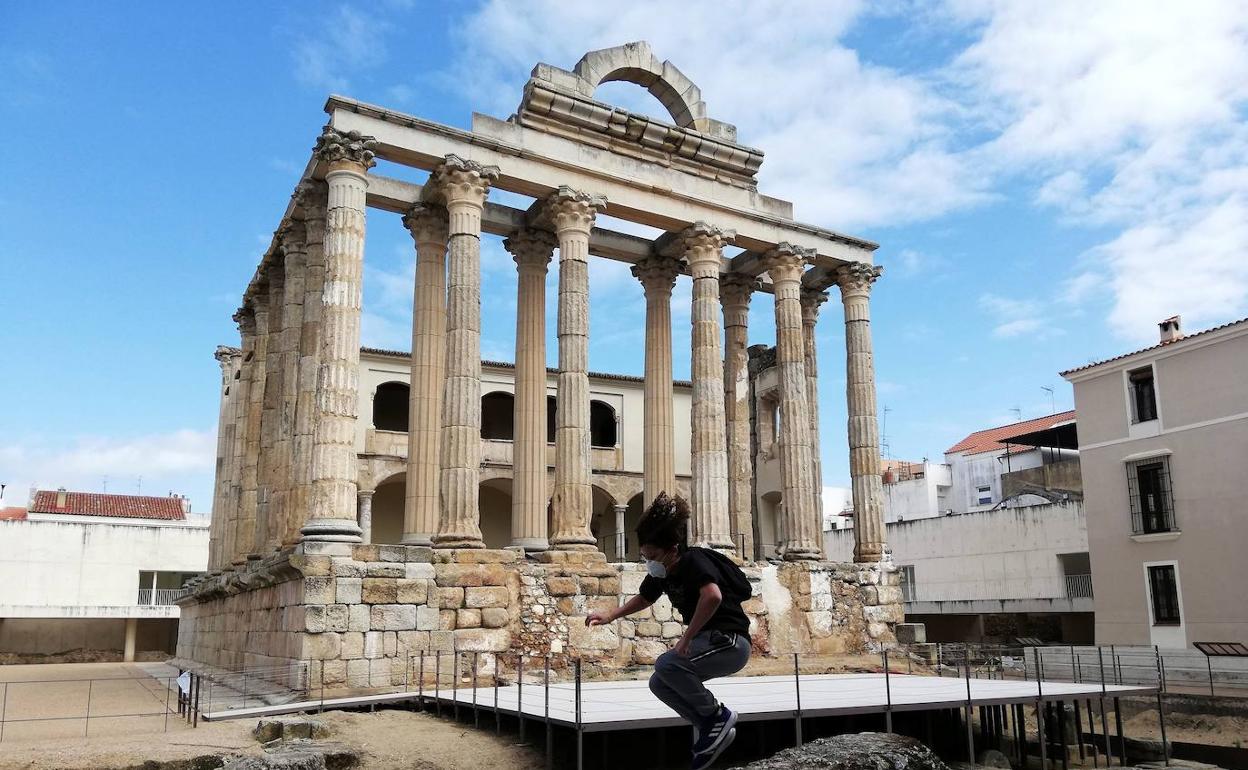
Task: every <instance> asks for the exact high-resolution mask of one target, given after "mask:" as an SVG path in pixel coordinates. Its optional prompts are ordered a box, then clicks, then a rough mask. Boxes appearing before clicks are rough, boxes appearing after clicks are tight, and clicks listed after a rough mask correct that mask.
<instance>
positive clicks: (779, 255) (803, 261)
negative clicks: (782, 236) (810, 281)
mask: <svg viewBox="0 0 1248 770" xmlns="http://www.w3.org/2000/svg"><path fill="white" fill-rule="evenodd" d="M814 258H815V250H814V249H808V248H805V247H804V246H794V245H793V244H791V243H789V242H788V241H782V242H781V243H777V244H776V245H775V246H773V247H772V248H770V249H768V250H767V252H766V253H765V254H763V258H762V264H763V268H764V269H765V270H766V271H767V274H768V275H769V276H771V282H772V283H773V284H779V283H785V282H787V281H800V280H801V279H802V271H803V270H805V269H806V265H808V264H810V263H811V261H812V260H813V259H814Z"/></svg>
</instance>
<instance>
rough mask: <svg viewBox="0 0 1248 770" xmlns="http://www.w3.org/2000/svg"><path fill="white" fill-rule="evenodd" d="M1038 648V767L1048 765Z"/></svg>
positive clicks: (1037, 651)
mask: <svg viewBox="0 0 1248 770" xmlns="http://www.w3.org/2000/svg"><path fill="white" fill-rule="evenodd" d="M1040 665H1041V660H1040V648H1039V647H1037V648H1036V739H1037V742H1038V743H1039V744H1040V767H1041V770H1043V768H1044V766H1045V765H1046V764H1047V763H1048V747H1047V746H1045V745H1044V743H1045V736H1044V679H1043V678H1042V677H1041V676H1040Z"/></svg>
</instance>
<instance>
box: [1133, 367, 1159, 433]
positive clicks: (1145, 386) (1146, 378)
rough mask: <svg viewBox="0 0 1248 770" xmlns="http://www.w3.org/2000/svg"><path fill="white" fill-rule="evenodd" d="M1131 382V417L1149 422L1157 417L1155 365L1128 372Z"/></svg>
mask: <svg viewBox="0 0 1248 770" xmlns="http://www.w3.org/2000/svg"><path fill="white" fill-rule="evenodd" d="M1127 381H1128V382H1129V383H1130V384H1131V419H1132V420H1133V421H1134V422H1148V421H1149V420H1156V419H1157V391H1156V389H1155V388H1154V387H1153V367H1151V366H1146V367H1144V368H1143V369H1136V370H1134V371H1132V372H1128V373H1127Z"/></svg>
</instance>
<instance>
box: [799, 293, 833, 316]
mask: <svg viewBox="0 0 1248 770" xmlns="http://www.w3.org/2000/svg"><path fill="white" fill-rule="evenodd" d="M800 300H801V303H802V321H803V322H804V323H808V324H813V323H815V321H817V320H819V306H820V305H822V304H823V303H825V302H827V301H828V293H827V292H826V291H823V290H821V289H812V288H810V287H808V286H803V287H802V293H801V296H800Z"/></svg>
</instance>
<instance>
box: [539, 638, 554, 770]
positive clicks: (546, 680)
mask: <svg viewBox="0 0 1248 770" xmlns="http://www.w3.org/2000/svg"><path fill="white" fill-rule="evenodd" d="M542 689H543V690H544V691H545V696H546V703H545V706H544V709H545V711H544V714H543V718H544V719H545V721H546V770H550V767H551V756H550V748H551V747H550V742H551V738H552V737H553V735H552V731H551V727H550V655H549V654H547V655H546V670H545V673H544V674H543V675H542Z"/></svg>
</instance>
